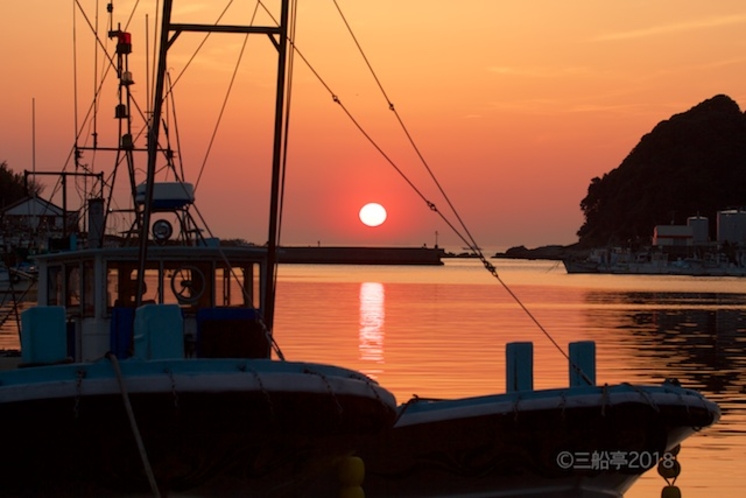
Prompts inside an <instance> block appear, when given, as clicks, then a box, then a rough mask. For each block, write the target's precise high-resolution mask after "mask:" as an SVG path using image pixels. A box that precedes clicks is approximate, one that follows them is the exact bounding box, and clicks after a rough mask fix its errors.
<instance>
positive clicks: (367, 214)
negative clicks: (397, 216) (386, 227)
mask: <svg viewBox="0 0 746 498" xmlns="http://www.w3.org/2000/svg"><path fill="white" fill-rule="evenodd" d="M360 221H362V222H363V224H365V225H368V226H369V227H377V226H378V225H380V224H381V223H383V222H384V221H386V208H384V207H383V206H381V205H380V204H378V203H376V202H369V203H368V204H366V205H365V206H363V207H362V208H361V209H360Z"/></svg>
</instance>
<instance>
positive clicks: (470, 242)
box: [290, 0, 593, 385]
mask: <svg viewBox="0 0 746 498" xmlns="http://www.w3.org/2000/svg"><path fill="white" fill-rule="evenodd" d="M334 5H335V6H336V7H337V10H338V12H339V14H340V17H341V18H342V20H343V22H344V24H345V26H346V27H347V30H348V32H349V33H350V36H351V37H352V38H353V40H354V42H355V44H356V45H357V47H358V50H359V51H360V54H361V56H362V57H363V60H364V61H365V63H366V65H367V66H368V68H369V70H370V72H371V75H372V76H373V78H374V80H375V81H376V83H377V85H378V87H379V89H380V90H381V93H382V94H383V96H384V98H385V100H386V103H387V105H388V109H389V110H390V111H392V112H393V113H394V115H395V116H396V119H397V121H398V122H399V125H400V126H401V128H402V130H403V132H404V134H405V135H406V137H407V139H408V141H409V143H410V145H411V146H412V148H413V149H414V151H415V153H416V154H417V156H418V157H419V159H420V161H421V162H422V164H423V166H424V167H425V169H426V171H427V172H428V174H429V175H430V178H431V179H432V181H433V182H434V183H435V185H436V187H437V188H438V191H439V192H440V194H441V195H442V196H443V199H445V201H446V203H447V204H448V206H449V208H450V209H451V212H452V213H453V215H454V216H455V217H456V220H457V221H458V223H457V224H458V225H459V226H460V227H461V230H459V228H457V227H456V225H455V224H454V223H452V222H451V221H450V220H449V219H448V218H447V217H446V216H445V215H444V214H443V213H442V212H441V211H440V210H439V209H438V207H437V206H436V205H435V203H433V202H432V201H430V200H429V199H427V197H426V196H425V195H424V194H423V193H422V192H421V191H420V190H419V189H418V188H417V187H416V186H415V185H414V183H413V182H412V180H410V179H409V178H408V177H407V175H406V174H405V173H404V172H403V171H402V169H401V168H400V167H399V166H398V165H397V164H396V163H395V162H394V161H393V160H392V159H391V158H390V157H389V156H388V155H387V154H386V153H385V152H384V151H383V149H382V148H381V146H380V145H379V144H378V143H377V142H376V141H375V140H374V139H373V137H372V136H370V134H368V132H367V131H365V129H364V128H363V126H362V125H361V124H360V123H359V122H358V121H357V120H356V119H355V117H354V116H353V115H352V113H351V112H350V111H349V110H348V109H347V107H345V105H344V104H343V103H342V100H341V99H340V98H339V96H338V95H337V94H335V93H334V91H332V89H331V87H330V86H329V85H328V84H327V83H326V82H325V81H324V79H323V78H322V77H321V75H320V74H319V73H318V72H317V71H316V70H315V69H314V67H313V66H312V65H311V63H310V62H309V61H308V59H306V58H305V56H304V55H303V54H302V53H301V52H300V50H299V49H298V47H297V46H296V45H295V44H294V42H293V41H292V40H291V41H290V43H291V46H292V47H293V50H294V52H295V53H297V55H298V56H299V57H300V58H301V60H302V61H303V62H304V63H305V64H306V66H307V67H308V69H309V70H310V71H311V73H312V74H313V75H314V76H315V77H316V79H317V80H318V81H319V82H320V83H321V85H322V86H323V87H324V88H325V89H326V90H327V91H328V92H329V94H330V95H331V97H332V100H333V102H334V103H336V104H338V105H339V106H340V108H341V109H342V111H343V112H344V113H345V114H346V115H347V117H348V118H349V119H350V121H352V123H353V125H354V126H355V127H356V128H357V129H358V130H359V131H360V133H361V134H362V135H363V137H365V139H366V140H368V142H369V143H370V144H371V145H372V146H373V147H374V148H375V149H376V150H377V151H378V152H379V153H380V154H381V156H382V157H383V158H384V159H385V161H386V162H388V163H389V165H391V167H393V168H394V170H395V171H396V172H397V173H398V174H399V176H401V177H402V179H403V180H404V181H405V182H406V183H407V184H408V185H409V186H410V187H411V188H412V190H413V191H414V192H415V193H416V194H417V195H418V196H419V197H420V198H421V199H422V200H423V201H424V202H425V204H426V205H427V206H428V208H429V209H430V210H431V211H433V212H435V213H436V214H438V216H440V218H441V220H442V221H443V222H444V223H445V224H446V225H447V226H448V228H450V229H451V231H452V232H453V233H454V234H455V235H456V236H457V237H458V238H459V239H460V240H461V241H462V242H463V243H464V244H466V245H467V246H468V248H469V249H470V250H471V251H472V252H473V253H474V254H476V256H477V257H478V259H479V260H480V261H481V262H482V264H483V265H484V267H485V268H486V269H487V271H489V272H490V274H491V275H492V276H493V277H494V278H495V279H496V280H497V281H498V282H499V283H500V285H501V286H502V287H503V288H504V289H505V290H506V291H507V292H508V294H509V295H510V297H511V298H512V299H513V300H514V301H515V302H516V303H517V304H518V305H519V306H520V308H521V309H522V310H523V311H524V312H525V313H526V315H527V316H528V317H529V318H530V319H531V321H532V322H533V323H534V324H535V325H536V326H537V327H538V328H539V330H540V331H541V332H542V333H543V334H544V336H545V337H546V338H547V339H548V340H549V341H550V342H551V343H552V345H553V346H554V347H555V348H556V349H557V351H559V352H560V354H562V356H564V357H565V359H566V360H567V361H568V362H569V363H570V365H571V367H572V368H573V369H574V370H575V371H577V372H578V373H579V374H580V376H581V377H582V378H583V380H585V381H586V382H587V383H588V384H589V385H592V384H593V383H592V382H591V380H590V378H589V377H588V376H587V375H586V374H585V373H584V372H583V371H582V369H581V368H580V367H579V366H578V365H577V364H575V363H574V362H573V361H572V360H571V359H570V356H569V355H568V354H567V353H566V352H565V350H564V349H562V347H561V346H560V345H559V344H558V343H557V341H556V340H555V339H554V338H553V337H552V335H551V334H550V333H549V331H547V330H546V329H545V328H544V326H543V325H542V324H541V323H540V322H539V321H538V319H537V318H536V317H535V316H534V315H533V313H531V311H530V310H529V309H528V308H527V307H526V305H525V304H524V303H523V302H522V301H521V299H520V298H519V297H518V296H517V295H516V294H515V293H514V292H513V291H512V289H510V287H508V285H507V284H506V283H505V282H504V281H503V280H502V279H501V278H500V276H499V275H498V273H497V269H496V268H495V266H494V265H493V264H492V263H490V262H489V261H488V259H487V258H486V257H485V255H484V254H483V253H482V250H481V249H480V247H479V245H478V244H477V243H476V241H475V239H474V237H473V236H472V234H471V232H470V231H469V229H468V227H467V226H466V224H465V223H464V221H463V219H462V218H461V216H460V215H459V214H458V211H457V210H456V208H455V206H454V205H453V203H452V202H451V200H450V198H449V197H448V195H447V194H446V192H445V190H444V189H443V187H442V186H441V184H440V182H439V181H438V179H437V178H436V176H435V174H434V173H433V171H432V169H431V168H430V166H429V165H428V163H427V161H426V160H425V158H424V156H423V155H422V153H421V152H420V150H419V148H418V147H417V144H416V143H415V141H414V139H413V138H412V135H411V133H410V132H409V130H408V129H407V127H406V125H405V124H404V121H403V119H402V118H401V116H400V115H399V113H398V112H397V111H396V107H395V106H394V104H393V102H391V100H390V99H389V98H388V95H387V94H386V91H385V89H384V88H383V85H382V84H381V82H380V79H379V78H378V76H377V75H376V74H375V71H374V70H373V67H372V65H371V64H370V62H369V60H368V58H367V57H366V56H365V53H364V52H363V50H362V47H361V46H360V43H359V42H358V40H357V38H356V37H355V35H354V33H353V32H352V28H351V27H350V24H349V23H348V22H347V20H346V18H345V17H344V14H343V13H342V10H341V8H340V7H339V4H338V3H337V1H336V0H334ZM462 231H463V233H462Z"/></svg>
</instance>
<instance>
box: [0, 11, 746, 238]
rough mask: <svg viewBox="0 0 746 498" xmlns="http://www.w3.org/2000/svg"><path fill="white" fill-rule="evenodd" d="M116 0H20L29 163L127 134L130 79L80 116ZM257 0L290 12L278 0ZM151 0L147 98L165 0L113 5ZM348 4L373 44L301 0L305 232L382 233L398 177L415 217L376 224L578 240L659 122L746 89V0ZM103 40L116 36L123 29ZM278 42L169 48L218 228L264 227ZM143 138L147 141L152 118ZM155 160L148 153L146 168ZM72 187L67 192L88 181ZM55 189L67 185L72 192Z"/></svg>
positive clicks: (291, 176)
mask: <svg viewBox="0 0 746 498" xmlns="http://www.w3.org/2000/svg"><path fill="white" fill-rule="evenodd" d="M73 3H75V2H73ZM106 3H107V2H99V5H98V11H97V10H96V3H95V2H94V1H93V0H80V2H79V4H80V5H81V6H82V8H83V9H85V10H86V15H87V17H85V18H84V17H83V16H82V15H81V14H80V12H78V13H77V15H76V16H75V25H73V10H77V9H76V8H71V5H70V3H68V2H46V3H45V4H44V8H43V9H40V8H38V6H36V3H34V2H31V3H23V4H20V3H19V4H18V5H16V6H15V7H14V8H13V9H6V10H7V12H5V13H4V16H3V18H2V20H0V23H1V24H2V27H3V33H4V34H5V40H6V43H4V44H2V49H1V50H2V51H3V52H2V59H3V63H4V69H5V74H6V75H7V77H6V78H4V80H3V92H2V93H0V95H2V97H0V98H2V101H3V119H2V128H0V161H7V163H8V165H9V167H10V168H11V169H12V170H13V171H15V172H23V171H24V170H31V169H32V168H34V167H35V168H36V169H38V170H59V169H61V168H62V167H63V166H64V165H65V163H66V161H67V162H68V163H69V157H70V156H71V151H72V150H73V145H74V141H75V137H76V135H78V134H79V135H80V137H81V138H80V139H79V141H80V142H81V143H83V142H84V143H87V144H88V145H90V144H91V143H92V140H93V138H92V137H93V136H94V133H95V134H96V136H97V137H98V142H99V145H100V146H102V147H106V146H111V145H113V144H116V132H117V126H118V122H117V121H116V120H115V119H113V116H114V108H115V105H116V101H115V100H116V95H117V94H116V89H115V88H113V87H111V86H105V87H103V88H102V89H101V91H100V94H99V95H100V100H99V102H98V103H97V107H96V108H98V109H100V116H99V118H98V120H97V124H96V125H95V127H94V125H93V124H86V125H85V126H84V125H83V120H84V117H85V116H86V115H87V114H88V112H89V109H91V102H92V99H93V97H92V96H93V94H94V93H95V92H96V91H97V90H98V89H97V87H96V84H95V81H96V77H95V74H102V73H104V69H105V68H106V64H105V61H106V59H105V58H104V57H103V55H102V54H101V53H100V52H99V53H98V54H94V47H96V45H95V44H94V41H93V38H92V36H91V26H96V25H98V26H99V29H100V30H101V31H102V32H105V31H106V29H107V26H108V15H107V14H106ZM262 3H263V4H266V5H267V7H268V8H269V9H270V10H273V15H276V12H277V5H276V2H273V1H269V2H262ZM136 4H138V9H137V10H136V11H135V13H134V14H132V16H131V21H130V24H129V25H128V26H127V30H128V31H130V32H131V33H132V45H133V52H132V55H131V59H130V63H131V67H130V69H131V71H132V73H133V77H134V81H135V84H134V85H132V87H131V90H132V92H133V95H134V96H135V98H136V99H137V102H138V107H139V108H140V109H141V110H142V112H143V113H145V112H146V111H147V109H148V108H149V107H150V106H149V105H148V103H147V100H148V99H147V97H148V95H152V93H150V90H149V89H148V82H147V80H148V77H149V75H152V67H153V55H152V53H153V47H154V45H155V40H157V38H156V37H155V35H154V33H153V31H154V29H155V25H156V22H155V19H157V16H156V15H155V12H154V10H153V8H154V7H155V5H156V2H155V1H154V0H150V1H147V2H142V1H141V2H139V3H138V2H136V1H135V0H121V1H118V2H116V5H115V7H116V9H115V12H114V18H113V19H114V23H115V24H116V23H122V24H125V23H127V22H128V21H127V20H128V19H130V15H131V10H132V8H133V6H135V5H136ZM233 4H235V5H232V6H231V8H230V9H229V10H228V12H227V14H226V16H225V17H224V18H223V19H222V20H221V22H222V23H225V24H236V23H239V22H241V21H246V19H250V18H251V15H252V12H253V8H254V6H255V2H244V1H242V2H233ZM338 4H339V6H340V8H341V10H342V11H343V13H344V15H345V19H346V20H347V22H348V23H349V25H350V26H351V28H352V30H353V33H354V35H355V38H356V40H357V41H358V42H359V43H360V46H361V47H362V49H363V50H364V55H365V58H363V56H362V54H361V53H360V52H359V51H358V49H357V47H356V44H355V43H354V42H353V40H352V38H351V36H350V34H349V33H348V32H347V31H346V29H345V24H344V22H342V20H341V19H340V15H339V13H338V12H337V10H336V8H335V5H334V2H325V1H321V0H320V1H314V2H300V3H299V11H298V19H297V26H298V27H297V36H296V46H297V47H298V49H299V50H300V51H301V53H302V54H303V58H304V59H305V60H307V61H308V62H309V63H310V64H311V67H310V68H309V66H307V65H306V63H305V62H304V61H302V60H300V58H296V65H295V67H294V73H293V85H294V86H293V94H292V105H291V107H290V109H291V116H292V117H291V119H290V130H289V140H290V142H289V146H288V150H287V158H288V164H289V166H288V174H287V180H286V196H285V201H284V215H283V229H284V230H285V233H284V234H283V240H284V241H285V243H288V244H315V243H317V241H323V242H324V243H328V244H349V245H357V244H366V243H369V242H370V241H369V240H368V237H370V233H369V232H370V230H367V229H365V227H362V226H360V223H359V222H358V221H357V219H354V220H353V219H351V216H350V213H353V212H356V211H357V209H359V204H358V203H359V200H360V199H361V198H370V196H373V195H375V196H378V195H380V193H381V192H384V193H385V195H386V196H388V197H387V198H380V202H382V203H384V204H385V205H387V206H389V207H390V209H393V207H394V206H396V212H397V213H406V216H405V217H399V216H397V220H396V222H395V223H394V222H393V220H389V221H387V223H386V224H384V225H383V226H382V227H381V230H379V231H376V232H377V233H376V237H377V239H376V243H380V244H392V245H417V246H420V245H422V243H423V242H427V243H431V241H432V240H433V234H434V233H435V232H436V231H437V232H438V233H439V234H440V236H439V244H440V245H441V246H443V247H446V248H447V249H454V250H455V249H458V248H459V247H460V246H461V245H462V244H461V242H460V240H459V238H458V237H456V236H455V235H453V234H452V233H451V232H450V230H449V228H448V225H447V224H446V222H444V220H442V219H441V218H440V217H439V216H438V215H437V214H435V213H433V210H432V209H431V208H429V204H428V203H432V204H433V205H435V206H437V210H438V212H439V213H442V214H443V215H444V216H445V217H447V220H448V221H449V222H451V223H452V224H454V225H458V223H455V220H456V219H458V218H460V219H462V220H464V222H465V223H466V225H467V227H468V229H469V231H470V232H471V233H472V235H473V236H474V237H475V239H476V241H477V243H478V244H479V245H480V246H482V247H486V248H492V247H499V248H502V249H505V248H507V247H511V246H514V245H526V246H527V247H535V246H537V245H544V244H569V243H572V242H575V241H576V240H577V238H576V236H575V232H576V231H577V230H578V228H579V227H580V225H581V224H582V221H583V220H582V214H581V211H580V208H579V203H580V201H581V199H582V198H583V197H584V196H585V194H586V191H587V188H588V185H589V183H590V181H591V179H592V178H593V177H597V176H602V175H603V174H605V173H607V172H609V171H611V170H612V169H614V168H616V167H617V166H619V164H620V163H621V162H622V160H623V159H624V158H625V156H626V155H627V154H628V153H629V152H630V151H631V149H632V148H633V147H634V146H635V145H636V144H637V143H638V142H639V140H640V139H641V138H642V136H644V135H645V134H646V133H648V132H650V131H651V130H652V128H653V127H654V126H655V125H656V124H657V123H659V122H660V121H662V120H665V119H668V118H669V117H671V116H672V115H673V114H676V113H681V112H684V111H686V110H688V109H690V108H691V107H693V106H695V105H697V104H698V103H700V102H702V101H704V100H706V99H709V98H711V97H713V96H715V95H717V94H725V95H728V96H729V97H731V98H732V99H734V100H735V101H736V102H737V103H738V104H739V105H740V106H741V108H742V110H743V109H744V108H746V84H744V82H746V55H745V54H746V38H745V37H744V35H743V33H744V32H745V31H746V3H744V2H742V1H741V0H722V1H719V2H700V1H696V0H661V1H658V2H640V1H629V2H598V1H596V0H578V1H574V2H571V3H570V4H568V3H566V2H556V1H555V0H536V1H532V2H524V3H520V2H495V1H493V0H467V1H465V2H460V3H455V4H454V3H453V2H445V1H443V0H429V1H425V0H413V1H408V2H401V1H395V0H381V1H377V2H366V1H363V2H360V1H350V0H345V1H340V2H338ZM223 8H224V5H222V3H221V4H220V5H213V4H212V3H210V2H199V1H195V0H175V1H174V17H175V19H174V21H176V22H201V23H208V24H212V23H214V22H216V21H217V19H218V18H219V16H220V13H221V11H222V9H223ZM96 12H98V16H97V15H96ZM146 14H147V15H148V16H149V17H148V19H149V20H148V21H147V22H146ZM259 14H260V15H259V17H258V18H257V21H256V22H257V23H265V24H266V21H267V19H268V17H269V16H268V15H267V14H266V13H264V12H263V11H262V9H259ZM97 19H98V20H97ZM146 26H149V30H150V32H151V33H150V35H146V33H145V27H146ZM74 31H75V32H76V33H77V38H76V40H77V42H75V43H74V39H73V32H74ZM203 41H204V46H202V47H201V48H200V50H199V52H197V55H196V56H194V53H195V51H196V50H197V48H198V47H200V45H201V44H202V43H203ZM102 45H105V46H106V47H107V49H108V50H109V53H110V54H111V53H113V42H112V41H111V40H108V39H106V38H105V37H104V39H103V40H102ZM148 47H149V51H150V52H151V53H150V54H147V53H146V52H147V50H146V49H147V48H148ZM74 49H75V50H74ZM193 56H194V57H193ZM275 56H276V51H275V49H274V47H273V45H272V44H271V43H270V42H269V41H268V40H267V38H266V37H264V36H250V37H249V38H248V40H247V41H246V45H245V47H244V37H242V36H238V35H225V34H220V35H213V36H211V37H209V38H208V39H207V40H206V41H205V40H204V37H203V36H200V35H197V34H190V33H183V34H181V35H180V36H179V37H178V39H177V40H176V41H175V43H174V47H173V50H172V52H171V54H170V56H169V61H168V67H169V68H170V74H171V77H172V79H173V81H176V84H175V87H174V89H173V97H174V99H173V107H174V108H175V109H177V110H178V113H177V115H178V122H170V123H169V125H170V126H169V130H170V136H169V137H168V138H169V141H170V143H171V144H172V145H173V146H176V144H177V143H178V144H180V146H181V148H180V150H179V152H178V153H177V157H178V159H179V160H180V161H182V162H183V168H184V174H185V177H186V180H187V181H192V182H195V183H196V200H197V205H198V206H199V208H200V212H201V213H202V214H203V215H204V217H205V219H206V221H207V223H208V224H209V226H210V228H211V230H212V231H213V232H214V233H215V234H217V235H218V236H220V237H223V238H232V237H240V238H244V239H246V240H248V241H251V242H257V243H263V242H264V241H265V240H266V239H267V227H266V221H265V220H266V217H267V216H266V214H267V212H268V209H269V208H268V206H269V200H268V190H269V184H270V178H269V167H270V166H269V165H270V154H271V144H272V131H273V130H272V112H273V110H274V108H273V101H272V98H273V91H274V79H273V78H274V70H275V68H276V61H275ZM239 59H240V60H241V66H240V67H239V68H238V69H237V70H236V66H237V64H236V62H237V61H238V60H239ZM366 60H367V61H368V62H369V63H370V66H371V67H372V69H373V71H374V73H375V74H374V75H373V74H371V71H370V69H369V68H368V66H367V64H366V62H365V61H366ZM74 67H77V73H76V72H74V69H73V68H74ZM234 72H235V80H234V82H233V85H232V86H231V81H232V78H233V75H234ZM317 75H318V76H317ZM374 76H375V77H374ZM319 78H321V80H322V81H320V80H319ZM378 83H380V87H379V84H378ZM381 87H383V90H384V91H385V96H384V95H383V94H382V91H381V90H382V88H381ZM228 88H231V93H230V94H228ZM335 99H336V101H335ZM32 100H34V101H35V109H36V113H35V143H36V147H35V150H34V148H33V147H32V113H31V108H32ZM389 101H390V103H391V104H394V107H393V108H394V110H395V111H396V112H397V113H398V114H397V115H395V114H394V113H392V112H391V107H390V104H389ZM340 104H342V105H343V106H344V108H342V106H341V105H340ZM76 105H77V109H76ZM169 105H171V103H170V104H169ZM223 105H225V111H224V112H223V113H222V114H221V108H222V106H223ZM350 116H352V117H353V118H354V120H355V121H354V122H353V121H352V120H351V119H350ZM399 118H400V119H401V122H402V123H404V125H405V126H406V133H405V132H403V130H402V126H401V123H400V122H399ZM177 124H178V126H177ZM218 124H219V126H218ZM358 125H359V126H360V127H362V128H363V129H364V131H365V133H366V135H364V134H363V133H361V130H360V129H359V128H358ZM76 126H77V127H78V130H76ZM177 131H178V133H179V137H178V141H177V137H176V132H177ZM368 137H369V138H370V139H371V140H372V141H373V142H374V143H371V141H370V140H369V139H368ZM410 137H411V139H412V140H413V141H414V142H415V144H416V146H417V151H416V152H415V151H414V150H413V148H412V147H411V144H410V143H409V138H410ZM137 140H138V142H137V145H139V146H144V144H145V140H144V137H143V136H141V135H139V136H138V138H137ZM379 149H380V150H382V151H383V152H384V153H385V156H383V155H382V154H380V153H379ZM34 158H35V161H34ZM422 159H424V160H425V162H426V164H423V162H422ZM113 161H114V160H113V159H111V157H106V156H105V154H102V153H95V154H94V153H92V152H86V153H85V154H84V156H83V158H82V163H83V164H85V165H86V167H88V168H90V169H91V170H92V171H104V172H107V173H108V172H110V171H111V168H112V164H113ZM34 163H35V164H34ZM392 163H393V165H392ZM394 165H395V166H394ZM144 166H145V163H144V159H143V158H142V157H136V164H135V169H136V170H137V171H143V170H144ZM159 166H160V165H159ZM68 168H72V165H68ZM69 170H70V169H68V171H69ZM430 172H432V174H433V176H435V178H436V179H437V181H438V184H435V183H434V182H433V179H432V178H431V176H430ZM122 178H123V176H122ZM197 178H199V182H197ZM118 182H119V180H118ZM44 183H47V184H48V185H49V186H48V188H47V189H46V191H45V194H51V193H52V192H54V183H53V182H52V180H51V179H50V180H47V179H45V180H44ZM120 184H121V198H120V200H119V201H118V205H117V206H115V207H116V208H120V207H126V203H127V202H128V201H127V195H128V192H129V188H128V185H127V182H126V181H124V180H122V181H121V182H120ZM439 186H441V187H442V188H443V190H444V191H445V193H446V194H447V195H448V199H449V200H448V201H447V200H445V199H444V198H443V197H442V195H441V192H440V188H439ZM348 192H354V193H350V194H347V193H348ZM68 193H69V194H70V197H69V202H71V203H72V202H73V194H74V193H75V189H73V188H72V187H69V192H68ZM55 195H56V198H54V199H52V200H53V201H54V202H56V203H57V204H60V205H61V203H62V201H61V192H59V191H57V193H56V194H55ZM348 197H349V198H348ZM449 201H450V202H449ZM342 202H344V205H341V203H342ZM451 203H452V204H453V206H454V207H455V208H456V209H457V211H458V218H457V217H456V215H454V214H453V213H451V212H450V208H449V206H450V204H451ZM71 207H75V208H77V206H71ZM120 228H121V230H126V229H127V227H126V226H123V227H120Z"/></svg>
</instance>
